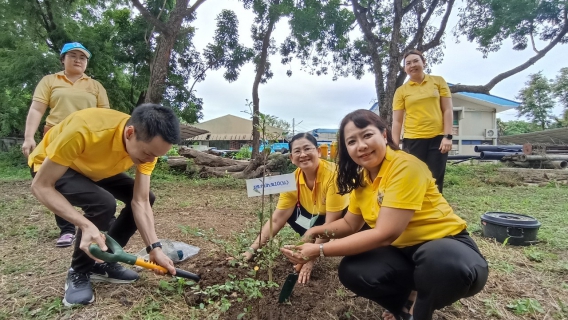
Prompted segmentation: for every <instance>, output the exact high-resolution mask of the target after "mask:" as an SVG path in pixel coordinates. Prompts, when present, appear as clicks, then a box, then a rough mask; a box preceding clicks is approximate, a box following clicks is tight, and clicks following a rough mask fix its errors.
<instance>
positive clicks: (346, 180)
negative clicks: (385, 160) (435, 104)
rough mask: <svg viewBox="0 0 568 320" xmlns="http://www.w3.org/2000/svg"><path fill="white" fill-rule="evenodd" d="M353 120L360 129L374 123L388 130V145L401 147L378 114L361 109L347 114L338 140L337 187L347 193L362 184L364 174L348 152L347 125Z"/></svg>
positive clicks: (340, 128) (380, 128)
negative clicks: (346, 142)
mask: <svg viewBox="0 0 568 320" xmlns="http://www.w3.org/2000/svg"><path fill="white" fill-rule="evenodd" d="M349 122H353V124H355V126H356V127H357V128H359V129H363V128H366V127H367V126H369V125H373V126H375V127H377V128H378V129H379V131H381V133H384V132H385V130H386V131H387V145H388V146H389V147H390V148H391V149H393V150H400V148H399V147H398V146H397V145H396V144H395V143H394V141H393V139H392V134H391V131H390V129H389V128H388V126H387V123H386V122H385V120H383V119H382V118H381V117H379V115H378V114H376V113H374V112H372V111H369V110H365V109H359V110H355V111H353V112H351V113H349V114H348V115H346V116H345V117H344V118H343V120H341V126H339V139H338V141H337V147H338V148H337V149H338V152H337V159H336V162H337V187H338V189H339V194H342V195H343V194H347V193H349V192H351V191H352V190H354V189H356V188H358V187H360V186H362V182H363V181H362V176H361V167H360V166H359V165H358V164H357V163H355V161H353V159H351V157H350V156H349V152H347V146H346V145H345V126H346V125H347V124H348V123H349Z"/></svg>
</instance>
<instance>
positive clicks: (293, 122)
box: [292, 118, 304, 137]
mask: <svg viewBox="0 0 568 320" xmlns="http://www.w3.org/2000/svg"><path fill="white" fill-rule="evenodd" d="M302 122H304V120H302V121H300V122H298V125H299V124H300V123H302ZM295 129H296V119H295V118H292V137H293V136H294V135H296V130H295Z"/></svg>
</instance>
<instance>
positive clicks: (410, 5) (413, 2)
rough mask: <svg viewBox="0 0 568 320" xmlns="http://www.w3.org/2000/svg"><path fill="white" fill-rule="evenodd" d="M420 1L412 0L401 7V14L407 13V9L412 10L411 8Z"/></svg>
mask: <svg viewBox="0 0 568 320" xmlns="http://www.w3.org/2000/svg"><path fill="white" fill-rule="evenodd" d="M420 1H422V0H412V1H411V2H410V3H409V4H408V5H407V6H406V7H404V8H402V15H403V16H404V15H405V14H407V13H408V11H410V10H412V8H413V7H414V6H415V5H416V4H418V2H420Z"/></svg>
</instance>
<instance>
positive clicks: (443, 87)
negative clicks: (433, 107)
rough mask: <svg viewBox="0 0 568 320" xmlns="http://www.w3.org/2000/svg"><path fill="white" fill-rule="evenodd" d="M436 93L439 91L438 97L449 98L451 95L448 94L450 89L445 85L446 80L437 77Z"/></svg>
mask: <svg viewBox="0 0 568 320" xmlns="http://www.w3.org/2000/svg"><path fill="white" fill-rule="evenodd" d="M438 91H440V97H446V98H451V97H452V93H451V92H450V87H449V86H448V84H447V83H446V80H444V78H442V77H438Z"/></svg>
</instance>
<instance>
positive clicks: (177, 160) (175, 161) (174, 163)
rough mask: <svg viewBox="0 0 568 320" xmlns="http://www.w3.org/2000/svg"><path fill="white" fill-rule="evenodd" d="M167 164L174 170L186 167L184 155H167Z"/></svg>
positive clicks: (182, 169)
mask: <svg viewBox="0 0 568 320" xmlns="http://www.w3.org/2000/svg"><path fill="white" fill-rule="evenodd" d="M168 166H169V167H170V168H172V169H175V170H181V171H185V169H187V158H186V157H168Z"/></svg>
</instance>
